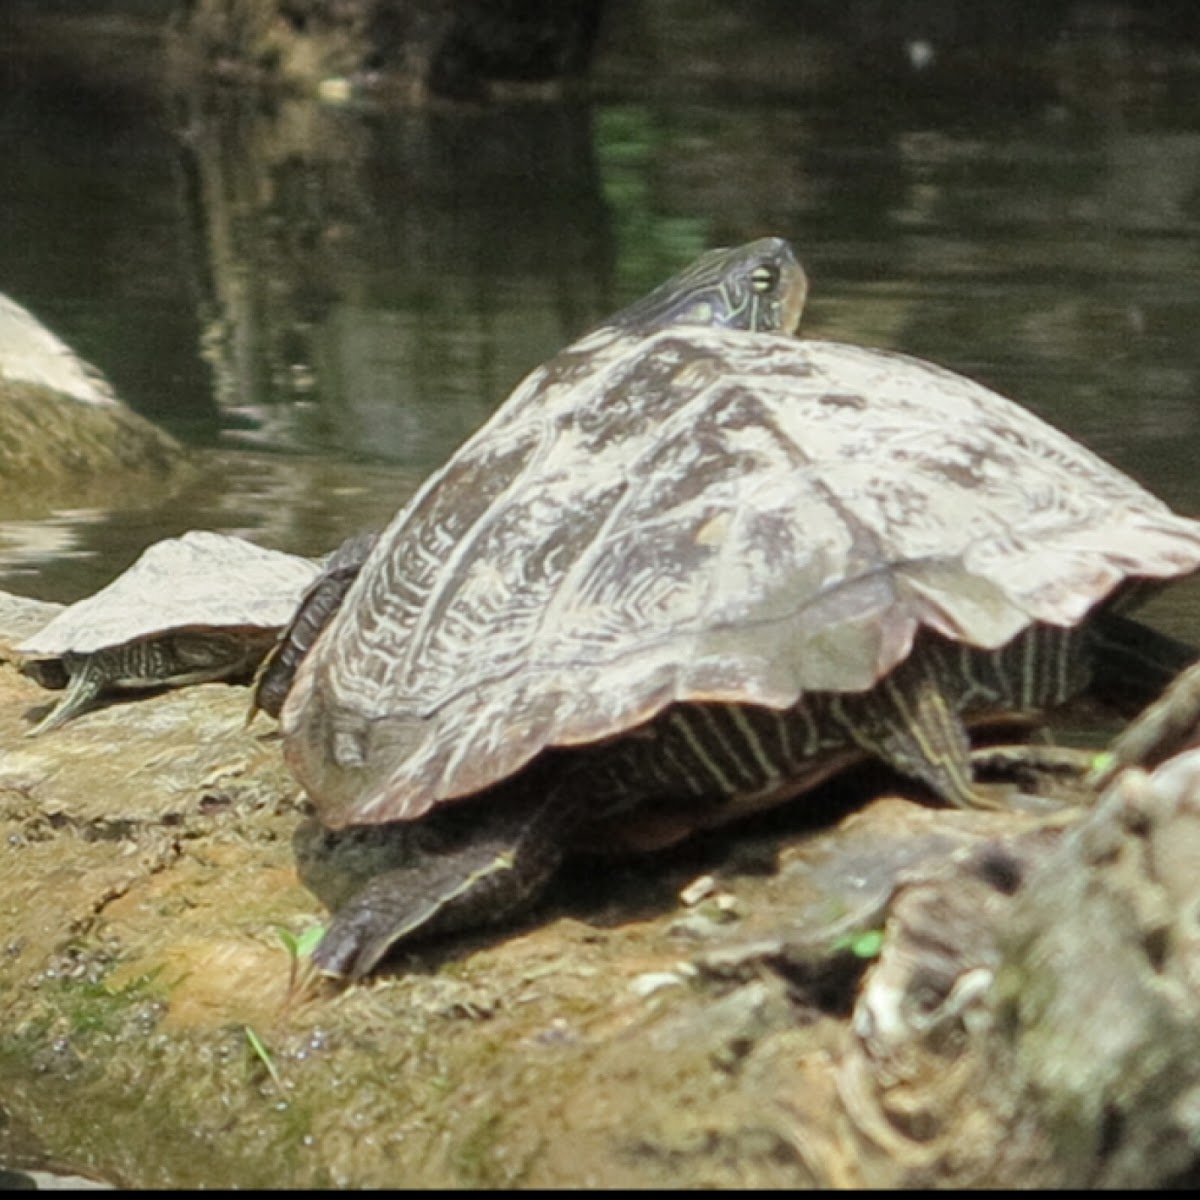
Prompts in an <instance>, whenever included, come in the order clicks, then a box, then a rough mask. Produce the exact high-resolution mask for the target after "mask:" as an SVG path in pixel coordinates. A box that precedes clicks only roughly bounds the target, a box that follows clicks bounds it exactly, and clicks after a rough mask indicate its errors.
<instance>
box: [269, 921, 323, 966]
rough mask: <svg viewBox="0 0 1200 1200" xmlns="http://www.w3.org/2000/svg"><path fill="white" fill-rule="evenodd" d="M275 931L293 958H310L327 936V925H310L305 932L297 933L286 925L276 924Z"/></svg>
mask: <svg viewBox="0 0 1200 1200" xmlns="http://www.w3.org/2000/svg"><path fill="white" fill-rule="evenodd" d="M275 932H276V934H277V935H278V937H279V940H280V942H282V943H283V948H284V949H285V950H286V951H287V952H288V955H289V956H290V957H291V958H292V959H300V958H309V957H311V956H312V952H313V951H314V950H315V949H316V948H317V944H318V943H319V942H320V940H321V939H322V938H323V937H324V936H325V926H324V925H310V926H309V927H308V928H307V929H306V930H305V931H304V932H303V933H301V934H295V933H293V932H292V931H291V930H290V929H288V928H287V927H286V926H285V925H276V926H275Z"/></svg>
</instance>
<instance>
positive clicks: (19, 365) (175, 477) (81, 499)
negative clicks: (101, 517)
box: [0, 295, 185, 516]
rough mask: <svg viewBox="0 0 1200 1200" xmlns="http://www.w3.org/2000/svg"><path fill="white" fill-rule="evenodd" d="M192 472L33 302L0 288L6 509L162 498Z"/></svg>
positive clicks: (1, 507) (1, 497)
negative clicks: (25, 303)
mask: <svg viewBox="0 0 1200 1200" xmlns="http://www.w3.org/2000/svg"><path fill="white" fill-rule="evenodd" d="M184 474H185V455H184V451H183V449H182V448H181V447H180V446H179V444H178V443H177V442H176V441H175V440H174V439H173V438H172V437H170V436H169V435H168V434H166V433H164V432H163V431H162V430H160V429H159V428H158V427H157V426H155V425H153V424H151V423H150V422H149V421H147V420H146V419H145V418H144V417H141V416H139V415H138V414H137V413H135V412H133V411H132V410H131V409H129V408H127V407H126V406H125V405H124V404H122V403H121V402H120V400H118V399H117V397H116V394H115V393H114V392H113V390H112V387H111V385H110V384H109V383H108V381H107V380H106V379H105V378H104V377H103V376H102V375H101V374H100V372H99V371H97V370H96V369H95V368H94V367H92V366H91V365H89V364H88V363H85V362H84V361H83V360H82V359H80V358H79V357H78V356H77V355H75V354H74V353H73V352H72V351H71V350H70V349H69V348H68V347H67V346H66V345H65V344H64V343H63V342H62V341H61V340H60V339H59V338H57V337H56V336H55V335H54V334H53V333H51V332H50V330H48V329H46V327H45V326H44V325H42V324H41V323H40V322H39V321H38V320H37V318H36V317H34V316H33V314H32V313H30V312H29V311H28V310H27V309H24V308H22V307H21V306H20V305H19V304H17V303H16V302H15V301H13V300H11V299H9V298H8V297H7V296H4V295H0V511H2V512H3V514H4V515H5V516H16V515H21V516H29V515H34V514H40V513H43V512H48V511H50V509H52V508H53V507H55V506H56V505H70V506H72V507H82V506H85V505H98V504H103V505H105V506H107V507H121V506H127V505H132V504H142V503H153V502H155V501H156V500H160V499H161V498H162V496H163V495H165V494H166V493H167V492H168V491H170V490H171V488H172V487H173V486H175V485H176V484H177V483H178V482H179V481H180V479H181V478H182V477H183V476H184Z"/></svg>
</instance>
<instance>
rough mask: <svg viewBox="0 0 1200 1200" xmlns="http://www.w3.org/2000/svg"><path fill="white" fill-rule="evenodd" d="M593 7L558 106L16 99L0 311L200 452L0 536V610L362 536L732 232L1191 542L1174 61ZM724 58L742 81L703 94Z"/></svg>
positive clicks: (1189, 99) (1190, 289)
mask: <svg viewBox="0 0 1200 1200" xmlns="http://www.w3.org/2000/svg"><path fill="white" fill-rule="evenodd" d="M625 7H627V8H629V7H632V9H633V10H634V11H635V12H636V13H638V14H640V17H641V20H642V25H641V26H637V25H636V22H634V23H630V24H629V25H628V26H627V27H626V30H625V32H626V37H625V39H624V41H622V40H621V39H620V38H618V39H617V41H616V43H612V44H610V47H609V51H608V53H609V58H608V60H607V61H606V60H605V59H604V58H603V56H602V59H601V61H600V62H599V63H598V64H597V73H598V74H597V92H598V95H599V96H600V99H599V100H598V101H597V102H596V103H595V104H594V105H593V106H591V107H590V108H589V107H587V106H583V105H568V106H558V105H528V106H514V107H497V108H491V109H482V108H480V109H463V110H449V109H447V110H444V111H442V110H437V111H425V112H419V113H395V112H390V113H388V112H383V111H372V110H370V109H366V108H355V107H353V106H346V107H328V106H322V105H319V104H315V103H312V102H308V101H302V100H294V101H287V102H281V103H280V104H278V105H276V106H275V107H264V106H262V105H261V104H257V103H251V102H248V101H245V100H241V101H239V100H237V99H235V98H234V97H233V96H225V97H223V98H222V99H220V100H218V101H215V102H208V103H204V104H201V103H199V102H195V103H192V104H191V105H189V106H187V107H185V108H184V109H183V111H174V112H170V113H165V112H162V111H161V110H158V109H156V108H154V107H153V106H148V105H146V104H145V103H144V98H142V102H134V101H132V100H131V99H130V97H129V95H128V94H127V93H123V92H122V93H111V94H110V93H105V92H103V91H96V92H93V93H92V94H90V95H88V96H87V97H86V98H85V99H81V98H80V96H79V95H78V82H77V81H72V82H71V85H70V86H71V87H73V88H74V89H75V91H73V92H70V97H71V98H70V100H69V102H68V101H66V100H64V99H63V96H64V95H66V94H67V93H66V92H61V93H60V92H58V91H55V90H54V87H55V85H54V83H53V81H49V82H47V81H46V80H39V81H37V82H36V83H31V82H30V79H29V78H28V77H24V76H22V77H21V78H19V79H18V78H16V77H14V76H12V75H11V73H10V75H9V76H7V77H6V78H7V80H8V84H7V87H6V88H5V89H2V90H0V153H4V154H5V155H6V161H10V162H13V161H20V162H22V163H23V164H25V167H26V168H27V169H25V170H23V171H20V172H6V173H5V174H4V175H3V176H2V177H0V217H2V218H3V219H4V220H5V222H6V227H7V228H9V229H12V230H16V231H17V232H18V236H15V237H9V238H7V239H5V240H4V242H3V243H0V291H7V292H10V293H11V294H12V295H13V296H14V297H15V298H16V299H17V300H19V301H21V302H22V303H26V304H28V305H30V307H32V308H33V309H34V310H35V311H36V312H37V313H38V314H39V316H42V317H43V318H44V319H45V320H47V321H48V323H49V324H51V326H52V327H53V328H54V329H55V330H56V332H58V333H59V334H61V335H62V336H63V337H64V338H65V339H66V340H67V341H68V342H70V343H71V344H73V345H74V346H75V347H76V348H77V349H78V350H79V351H80V352H81V353H82V354H84V355H85V356H86V357H87V358H89V359H91V360H93V361H95V362H97V363H98V364H99V365H100V366H101V367H102V368H103V369H105V370H106V371H107V372H108V373H109V375H110V376H111V377H112V378H113V379H114V382H115V383H116V384H117V386H118V389H119V390H120V391H121V392H122V394H123V395H124V396H125V397H126V398H127V399H129V400H130V401H131V402H132V403H133V404H134V405H135V406H136V407H138V408H139V409H141V410H142V411H143V412H146V413H147V414H148V415H151V416H153V417H154V418H155V419H157V420H159V421H161V422H162V423H164V424H166V425H167V426H168V427H169V428H170V429H172V431H173V432H175V433H176V434H177V435H179V436H181V437H182V438H184V439H185V440H186V441H188V442H189V443H190V444H192V445H193V446H196V447H201V448H205V454H206V457H205V458H204V459H203V465H204V468H205V471H206V476H205V479H204V480H203V481H202V482H201V484H200V485H198V487H197V488H196V489H193V490H192V491H190V492H189V493H188V494H187V495H185V496H184V497H182V498H181V500H180V501H179V503H172V504H169V505H166V506H163V507H161V508H157V509H155V510H154V511H139V510H137V509H136V508H135V509H129V508H126V509H124V510H122V511H120V512H116V513H108V512H89V513H86V514H79V513H74V514H72V513H59V514H56V515H55V516H54V517H53V519H52V520H50V521H49V522H46V523H43V525H42V527H41V529H40V530H38V529H36V528H33V527H32V526H31V525H30V524H28V523H27V524H26V525H22V526H19V527H17V526H12V527H9V528H8V529H7V530H6V529H5V528H4V527H3V525H0V586H11V587H14V588H17V589H18V590H24V591H28V592H33V593H36V594H41V595H45V596H47V597H55V596H57V597H60V598H69V597H70V596H73V595H78V594H81V593H82V592H84V591H87V590H91V589H92V588H93V587H95V586H99V584H101V583H103V582H105V581H106V579H107V578H109V577H110V576H111V574H113V573H114V572H115V571H116V570H118V569H120V567H121V566H123V565H125V564H126V563H127V562H128V561H131V560H132V558H133V557H134V556H135V555H136V553H137V551H138V550H139V549H140V548H141V547H142V546H144V545H145V544H146V543H147V542H149V541H152V540H154V539H155V538H156V537H163V536H168V535H171V534H175V533H178V532H180V531H181V530H182V529H184V528H188V527H191V526H194V525H200V524H207V525H209V526H211V527H213V528H218V529H225V530H229V531H233V532H243V533H246V534H248V535H249V536H252V537H255V538H257V539H258V540H260V541H263V542H264V543H267V544H271V545H278V546H280V547H281V548H284V549H289V550H296V551H300V552H305V551H307V552H318V551H321V550H324V549H326V548H328V547H329V546H330V545H332V544H333V543H334V542H336V541H337V540H338V539H339V538H340V537H341V536H343V535H344V534H346V533H350V532H353V531H354V529H356V528H362V527H365V526H368V525H372V524H376V525H377V524H381V523H382V522H383V521H384V520H386V519H387V517H389V516H390V515H391V513H392V512H393V511H394V509H395V508H396V506H397V505H398V504H399V503H400V502H401V501H402V500H403V499H404V498H405V497H406V496H407V495H408V494H410V492H411V490H412V489H413V488H414V487H415V486H416V484H417V482H418V481H419V480H420V478H421V477H422V476H423V475H424V474H425V473H426V472H428V471H429V470H430V469H432V468H433V467H434V466H436V465H437V464H438V463H440V462H441V461H443V460H444V458H445V457H446V456H447V455H448V454H449V453H450V452H451V451H452V450H453V448H454V447H455V446H456V445H457V444H458V443H459V442H460V441H461V440H462V439H463V438H464V437H465V436H467V435H468V434H469V433H470V432H472V431H473V430H474V429H475V428H476V427H477V426H478V425H479V424H480V423H481V422H482V421H483V420H484V419H485V418H486V417H487V415H488V414H489V413H490V412H491V411H492V410H493V408H494V407H495V406H496V405H497V404H498V403H499V402H500V401H501V400H502V399H503V397H504V396H505V395H506V394H507V393H508V391H509V390H510V389H511V387H512V386H513V384H514V383H515V382H516V381H517V380H518V378H519V377H520V376H521V375H522V374H523V373H524V372H525V371H526V370H528V369H529V368H530V367H532V366H533V365H534V364H536V363H537V362H539V361H540V360H542V359H543V358H545V357H546V356H548V355H549V354H551V353H553V352H554V351H555V350H556V349H557V348H559V347H560V346H562V345H563V344H565V343H566V342H567V341H569V340H570V339H572V338H573V337H575V336H576V335H577V334H578V333H579V332H580V331H581V330H583V329H584V328H586V327H587V326H588V325H589V324H591V323H593V322H594V321H595V320H597V319H598V318H600V317H601V316H603V315H604V314H605V313H607V312H610V311H613V310H615V309H616V308H619V307H620V306H621V305H622V304H624V303H625V302H626V301H627V300H629V299H630V298H631V297H632V296H634V295H636V294H639V293H640V292H643V291H644V290H646V289H647V288H648V287H650V286H652V285H653V284H654V283H656V282H658V281H659V280H661V279H662V278H664V277H665V276H666V275H668V274H670V273H671V272H672V271H674V270H675V269H676V268H677V267H678V266H680V265H681V264H682V263H684V262H686V261H688V260H689V259H691V258H692V257H694V255H695V254H697V253H699V252H700V251H701V250H703V249H705V248H706V247H708V246H711V245H716V244H722V243H725V244H728V243H731V242H738V241H743V240H747V239H749V238H751V237H756V236H760V235H761V234H764V233H782V234H785V235H787V236H789V237H791V238H792V239H793V240H794V241H795V242H796V244H797V246H798V247H799V249H800V252H801V255H802V257H803V258H804V260H805V263H806V266H807V267H808V269H809V272H810V276H811V279H812V293H811V303H810V311H809V314H808V317H807V319H806V321H805V331H806V332H807V333H810V334H813V335H816V336H826V337H835V338H840V339H845V340H848V341H855V342H865V343H870V344H874V345H879V346H889V347H895V348H898V349H901V350H906V351H909V352H912V353H916V354H919V355H921V356H923V357H927V358H931V359H934V360H936V361H940V362H942V363H944V364H946V365H947V366H950V367H952V368H954V369H957V370H960V371H963V372H965V373H967V374H970V375H972V376H974V377H976V378H979V379H980V380H982V381H983V382H985V383H988V384H990V385H991V386H993V387H996V388H998V389H999V390H1001V391H1003V392H1006V393H1007V394H1010V395H1013V396H1015V397H1016V398H1018V399H1020V400H1022V401H1023V402H1025V403H1027V404H1029V405H1030V406H1031V407H1033V408H1035V409H1036V410H1038V411H1039V412H1040V413H1042V415H1044V416H1046V417H1048V418H1049V419H1051V420H1052V421H1054V422H1056V423H1057V424H1060V425H1062V426H1063V427H1065V428H1067V429H1068V430H1069V431H1070V432H1072V433H1073V434H1074V435H1075V436H1077V437H1079V438H1081V439H1082V440H1084V441H1085V442H1087V443H1088V444H1090V445H1092V446H1093V447H1094V448H1096V449H1097V450H1098V451H1100V452H1101V453H1103V454H1104V455H1105V456H1106V457H1108V458H1110V459H1112V460H1113V461H1115V462H1116V463H1117V464H1118V465H1120V466H1122V467H1123V468H1124V469H1126V470H1128V471H1130V472H1131V473H1133V474H1134V475H1136V476H1138V477H1139V478H1140V479H1142V480H1143V481H1144V482H1146V483H1147V484H1149V485H1150V486H1151V487H1153V488H1154V489H1155V490H1156V491H1158V492H1159V493H1160V494H1162V495H1163V496H1164V497H1165V498H1167V499H1168V500H1169V501H1170V502H1171V503H1173V504H1175V505H1176V506H1178V507H1180V508H1182V509H1184V510H1186V511H1190V512H1200V479H1197V473H1196V471H1195V458H1196V446H1197V444H1198V441H1197V439H1198V437H1200V429H1198V428H1197V421H1198V417H1197V404H1196V401H1195V399H1194V397H1195V396H1196V393H1197V378H1198V375H1200V346H1198V345H1197V339H1196V338H1195V335H1194V332H1193V331H1194V329H1195V328H1196V325H1197V318H1198V317H1200V312H1198V311H1197V296H1198V295H1200V289H1198V288H1197V280H1198V279H1200V89H1197V88H1196V86H1195V84H1196V82H1197V79H1196V69H1195V67H1194V65H1193V64H1192V62H1191V60H1190V57H1189V54H1190V52H1189V51H1188V50H1187V49H1186V48H1184V49H1178V50H1177V49H1176V48H1174V47H1172V46H1170V45H1166V44H1161V43H1160V44H1158V45H1156V46H1155V47H1154V48H1153V50H1152V51H1147V50H1146V47H1145V46H1144V45H1143V44H1141V43H1137V44H1136V46H1135V41H1134V39H1133V35H1132V34H1128V35H1127V34H1126V33H1123V32H1122V30H1121V29H1120V28H1107V27H1106V28H1105V29H1103V30H1102V31H1101V32H1100V33H1099V34H1097V35H1096V37H1094V38H1092V40H1090V41H1089V40H1088V39H1087V38H1079V37H1076V38H1074V39H1073V40H1068V41H1061V40H1060V41H1055V42H1053V43H1052V44H1051V43H1048V42H1045V41H1044V40H1043V41H1042V42H1041V43H1039V42H1038V41H1037V39H1036V38H1033V37H1030V38H1028V39H1026V40H1025V41H1023V42H1014V43H1011V44H1008V45H1006V46H1005V52H1006V54H1007V56H1008V57H1006V58H1004V59H1003V60H1002V61H1001V60H998V65H996V66H995V69H993V70H991V71H984V72H982V73H976V74H975V75H973V76H968V75H961V76H960V77H958V78H957V79H955V80H952V81H951V84H949V85H947V86H946V87H945V88H941V85H940V84H939V83H938V80H937V78H936V75H937V72H938V71H939V70H942V69H943V68H945V67H946V64H947V63H951V65H952V64H953V60H952V58H951V56H950V55H949V54H948V53H943V51H944V50H945V48H946V47H947V46H949V47H951V48H953V47H954V45H955V44H956V43H954V40H953V38H952V37H951V36H950V35H949V34H947V33H946V32H945V30H941V31H939V30H938V29H934V30H932V32H927V36H928V37H929V38H932V39H933V42H932V43H931V44H932V45H934V46H935V48H936V49H937V50H938V54H937V57H936V58H935V59H934V60H932V64H930V63H925V64H924V65H921V66H920V68H919V69H918V64H916V63H915V62H913V61H912V58H911V55H910V56H908V57H907V58H905V57H904V56H903V55H900V56H898V57H895V58H894V60H888V61H889V63H890V66H888V68H887V70H881V69H879V62H880V61H881V60H880V58H879V55H878V54H877V53H876V50H877V47H876V48H875V49H872V47H870V46H867V47H864V43H863V42H862V41H861V39H860V40H856V38H855V37H853V36H851V34H852V32H853V31H852V30H849V28H847V29H840V30H839V28H838V27H837V23H836V22H833V24H832V26H831V27H827V28H824V29H821V30H819V31H814V30H812V29H810V28H806V27H805V26H804V24H803V23H802V22H799V21H796V20H791V19H788V20H782V19H776V18H777V17H778V14H779V12H781V11H782V9H783V8H786V7H787V6H781V5H778V4H768V3H760V4H758V5H754V6H748V7H747V8H746V9H744V10H743V9H741V8H739V9H738V13H739V16H738V17H736V18H735V17H733V16H731V15H730V13H731V11H732V10H729V9H728V8H722V9H721V12H723V13H724V16H719V14H717V8H720V6H716V7H713V6H708V5H703V6H700V9H701V11H700V14H699V15H697V16H696V17H695V19H694V20H693V21H692V24H690V25H688V30H687V36H688V37H689V38H690V39H691V41H690V42H688V41H686V40H685V41H684V42H680V43H679V45H681V46H684V47H685V48H686V46H687V45H692V44H694V45H695V46H699V47H700V49H698V50H697V51H696V53H695V54H694V55H692V57H691V58H688V56H687V55H686V54H684V53H683V52H682V51H680V52H679V53H678V54H675V55H674V56H672V55H668V54H664V53H663V52H662V49H661V44H659V49H658V51H657V52H655V51H654V45H655V44H656V43H655V39H656V38H660V37H663V36H665V35H664V34H663V27H664V26H670V27H671V28H676V27H677V26H680V24H681V23H686V22H687V21H688V19H689V17H688V14H691V13H692V11H693V10H692V7H691V6H683V9H686V12H682V11H681V9H680V8H679V6H674V5H664V6H662V7H661V8H658V7H655V6H648V7H645V8H639V7H638V6H628V5H627V6H625ZM884 7H887V6H884ZM976 7H978V6H976ZM969 8H970V6H968V9H963V10H962V11H968V10H969ZM879 11H880V12H882V11H884V10H883V9H882V8H881V9H880V10H879ZM956 11H958V10H957V9H956ZM771 14H775V15H774V16H772V15H771ZM721 21H725V22H726V26H725V27H722V26H721V25H720V22H721ZM739 21H740V22H742V24H741V25H739V26H738V34H737V38H736V39H733V38H731V36H730V34H729V30H728V24H729V22H735V23H736V22H739ZM770 21H774V22H775V23H774V24H773V25H772V24H770V23H769V22H770ZM671 22H674V23H675V24H674V25H671ZM1034 24H1035V25H1037V22H1036V21H1035V22H1034ZM721 28H725V29H726V32H725V34H723V35H721V34H720V30H721ZM906 28H907V27H906ZM1037 28H1039V29H1040V28H1041V26H1040V25H1037ZM639 29H640V33H639ZM714 30H716V31H717V32H716V33H714V32H713V31H714ZM747 30H749V31H750V32H749V33H747ZM631 31H632V32H631ZM909 32H911V30H909ZM952 32H953V33H954V37H957V38H959V40H960V41H962V40H963V39H964V38H965V37H966V35H964V34H963V32H962V30H961V29H958V28H957V27H956V30H955V31H952ZM968 32H969V31H968ZM635 35H636V36H635ZM718 35H720V36H718ZM752 35H753V38H754V40H753V41H752V42H751V41H748V40H747V39H750V38H751V36H752ZM897 36H899V34H897ZM922 36H926V35H922ZM638 37H641V42H640V43H639V42H638ZM705 38H707V41H704V40H703V39H705ZM722 38H724V39H725V41H724V42H723V40H722ZM735 40H736V43H737V45H738V48H739V52H740V51H742V50H745V51H746V57H745V58H744V59H741V60H739V61H742V62H744V63H749V64H750V65H751V66H754V64H758V67H759V68H761V69H759V70H758V73H757V74H751V75H749V76H746V77H745V78H744V79H742V81H741V82H740V85H739V86H738V87H737V88H736V89H731V88H728V87H724V88H722V87H715V88H707V89H706V88H705V87H703V86H701V84H702V76H703V74H704V71H705V70H710V69H712V70H715V69H717V68H718V67H719V66H720V62H719V56H720V52H721V47H722V46H723V45H724V44H725V42H729V43H730V44H732V43H733V41H735ZM901 40H903V39H901ZM967 40H968V41H969V38H968V39H967ZM701 42H703V45H701ZM664 44H665V43H664ZM1135 49H1136V53H1135ZM701 50H703V53H701ZM706 54H707V55H709V57H708V58H705V55H706ZM873 54H874V57H872V55H873ZM1020 55H1024V56H1025V57H1024V58H1018V56H1020ZM706 62H707V63H709V64H710V65H709V67H705V63H706ZM713 63H715V64H716V67H713V66H712V64H713ZM1014 64H1015V65H1014ZM1001 66H1003V68H1004V69H1003V70H1001V69H1000V67H1001ZM946 69H948V68H946ZM964 80H968V82H969V86H966V87H965V89H964V82H963V81H964ZM65 86H66V85H64V87H65ZM940 88H941V90H939V89H940ZM168 131H173V133H174V136H168ZM85 170H86V181H85V174H84V172H85ZM364 464H370V468H369V469H368V468H367V466H366V465H364ZM0 516H2V513H0Z"/></svg>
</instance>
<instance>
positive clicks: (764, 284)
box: [750, 263, 779, 295]
mask: <svg viewBox="0 0 1200 1200" xmlns="http://www.w3.org/2000/svg"><path fill="white" fill-rule="evenodd" d="M778 282H779V269H778V268H777V267H773V266H771V265H770V264H769V263H760V264H759V265H758V266H757V267H755V268H754V270H753V271H751V272H750V286H751V287H752V288H753V289H754V290H755V291H756V292H758V293H759V295H762V293H763V292H769V291H771V289H772V288H774V286H775V285H776V284H777V283H778Z"/></svg>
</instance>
